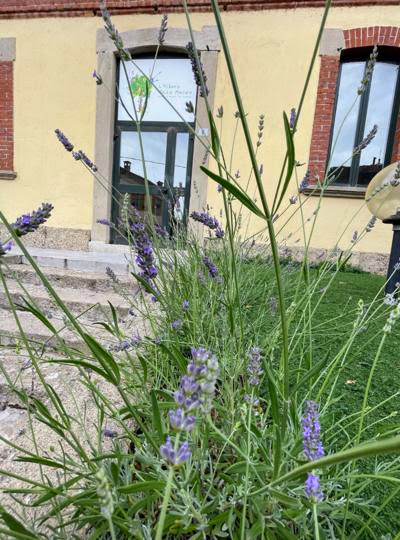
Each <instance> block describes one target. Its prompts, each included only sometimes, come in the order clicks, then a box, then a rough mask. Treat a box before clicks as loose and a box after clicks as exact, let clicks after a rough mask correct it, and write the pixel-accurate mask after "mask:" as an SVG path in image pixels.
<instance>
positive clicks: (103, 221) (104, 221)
mask: <svg viewBox="0 0 400 540" xmlns="http://www.w3.org/2000/svg"><path fill="white" fill-rule="evenodd" d="M96 223H99V224H100V225H105V226H106V227H114V223H113V222H112V221H110V220H109V219H106V218H101V219H98V220H97V221H96Z"/></svg>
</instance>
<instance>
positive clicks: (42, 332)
mask: <svg viewBox="0 0 400 540" xmlns="http://www.w3.org/2000/svg"><path fill="white" fill-rule="evenodd" d="M18 319H19V321H20V324H21V326H22V328H23V330H24V332H25V334H26V337H27V338H28V340H29V341H30V342H31V343H32V345H38V346H41V345H43V344H45V345H47V346H49V347H54V346H55V345H56V344H57V343H58V340H57V338H56V337H54V336H53V334H52V332H51V331H50V330H49V329H48V328H47V327H46V326H45V325H44V324H43V323H42V322H41V321H40V320H39V319H37V318H36V317H35V316H34V315H32V314H31V313H27V312H24V311H19V312H18ZM50 322H51V324H52V325H53V326H54V328H55V329H56V330H57V331H58V332H59V335H60V337H61V338H62V339H63V340H64V342H65V344H66V345H68V346H69V347H74V348H76V349H79V350H81V351H82V350H84V351H86V346H85V344H84V343H83V341H82V339H81V338H80V337H79V336H78V335H77V334H76V332H74V331H72V330H70V329H69V328H66V327H65V323H64V321H63V320H62V319H61V318H55V317H53V318H52V319H50ZM85 327H87V328H88V329H90V333H91V334H93V335H95V336H96V337H97V338H99V339H101V340H103V337H105V334H104V332H103V331H101V330H99V328H98V327H97V328H96V326H90V325H88V324H85ZM22 344H23V341H22V339H21V334H20V331H19V329H18V325H17V323H16V321H15V319H14V316H13V314H12V313H11V312H10V310H8V309H1V308H0V345H1V346H3V347H10V346H12V347H14V346H16V345H18V346H21V345H22Z"/></svg>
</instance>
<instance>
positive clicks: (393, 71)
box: [358, 62, 398, 186]
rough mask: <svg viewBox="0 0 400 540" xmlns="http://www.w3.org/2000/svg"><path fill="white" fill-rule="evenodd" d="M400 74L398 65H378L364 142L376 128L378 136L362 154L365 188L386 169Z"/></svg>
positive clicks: (361, 169)
mask: <svg viewBox="0 0 400 540" xmlns="http://www.w3.org/2000/svg"><path fill="white" fill-rule="evenodd" d="M397 74H398V66H397V65H396V64H389V63H384V62H378V63H377V64H376V65H375V69H374V73H373V76H372V81H371V89H370V94H369V100H368V111H367V117H366V121H365V129H364V134H363V138H364V137H365V136H366V135H367V134H368V133H369V132H370V131H371V129H372V128H373V126H374V125H375V124H376V125H377V126H378V132H377V134H376V135H375V137H374V139H373V140H372V142H371V143H370V144H369V145H368V146H367V148H365V149H364V150H363V151H362V152H361V157H360V168H359V175H358V184H359V185H362V186H366V185H368V183H369V182H370V180H371V179H372V177H373V176H374V175H375V174H376V173H377V172H379V171H380V170H381V169H382V168H383V167H384V163H385V154H386V146H387V141H388V134H389V127H390V120H391V116H392V109H393V100H394V93H395V89H396V82H397Z"/></svg>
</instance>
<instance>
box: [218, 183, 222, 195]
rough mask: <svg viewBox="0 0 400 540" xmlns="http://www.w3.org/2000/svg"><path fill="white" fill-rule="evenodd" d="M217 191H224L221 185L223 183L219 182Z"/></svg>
mask: <svg viewBox="0 0 400 540" xmlns="http://www.w3.org/2000/svg"><path fill="white" fill-rule="evenodd" d="M217 191H218V193H221V191H222V186H221V184H218V186H217Z"/></svg>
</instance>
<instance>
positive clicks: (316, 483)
mask: <svg viewBox="0 0 400 540" xmlns="http://www.w3.org/2000/svg"><path fill="white" fill-rule="evenodd" d="M304 492H305V495H306V497H307V498H308V499H310V500H311V502H314V503H318V502H321V501H322V499H323V498H324V495H323V493H322V488H321V482H320V479H319V476H318V475H316V474H313V473H308V475H307V480H306V481H305V484H304Z"/></svg>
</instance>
